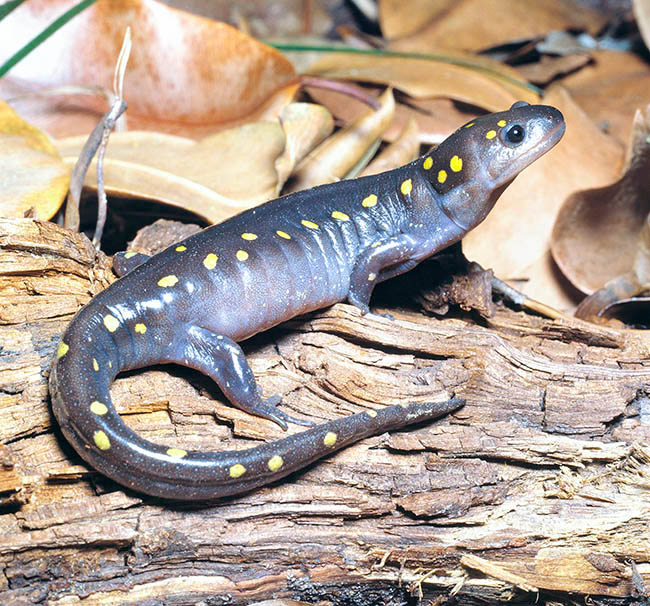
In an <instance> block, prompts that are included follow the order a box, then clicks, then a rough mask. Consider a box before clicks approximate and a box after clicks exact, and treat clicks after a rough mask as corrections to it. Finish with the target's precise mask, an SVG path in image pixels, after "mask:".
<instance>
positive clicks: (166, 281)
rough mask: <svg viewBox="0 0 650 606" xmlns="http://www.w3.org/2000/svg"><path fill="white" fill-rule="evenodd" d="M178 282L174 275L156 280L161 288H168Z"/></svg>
mask: <svg viewBox="0 0 650 606" xmlns="http://www.w3.org/2000/svg"><path fill="white" fill-rule="evenodd" d="M177 282H178V278H177V277H176V276H175V275H173V274H172V275H171V276H165V277H164V278H160V280H158V286H162V287H163V288H169V287H170V286H174V284H176V283H177Z"/></svg>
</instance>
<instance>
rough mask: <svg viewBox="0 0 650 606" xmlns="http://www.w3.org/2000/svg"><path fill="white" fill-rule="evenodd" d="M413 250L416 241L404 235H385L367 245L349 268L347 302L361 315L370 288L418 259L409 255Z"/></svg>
mask: <svg viewBox="0 0 650 606" xmlns="http://www.w3.org/2000/svg"><path fill="white" fill-rule="evenodd" d="M417 250H418V248H417V242H416V241H415V240H414V239H413V238H412V237H411V236H407V235H406V234H400V235H397V236H394V237H392V238H388V239H387V240H384V241H382V242H380V243H379V244H377V245H376V246H374V247H369V248H367V249H366V250H365V251H363V252H362V253H361V254H360V255H359V258H358V259H357V261H356V263H355V265H354V267H353V268H352V274H351V275H350V290H349V292H348V301H349V302H350V303H352V305H355V306H356V307H358V308H359V309H360V310H361V313H362V314H364V315H365V314H367V313H368V312H369V311H370V308H369V307H368V304H369V302H370V295H372V291H373V289H374V287H375V286H376V285H377V284H378V283H379V282H381V281H383V280H386V279H388V278H392V277H393V276H397V275H399V274H402V273H404V272H406V271H408V270H409V269H411V268H413V267H415V265H417V263H418V261H417V260H416V259H413V258H412V257H413V256H414V255H415V253H416V252H417Z"/></svg>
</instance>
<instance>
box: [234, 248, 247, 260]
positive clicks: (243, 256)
mask: <svg viewBox="0 0 650 606" xmlns="http://www.w3.org/2000/svg"><path fill="white" fill-rule="evenodd" d="M235 256H236V257H237V261H246V259H248V253H247V252H246V251H245V250H238V251H237V254H236V255H235Z"/></svg>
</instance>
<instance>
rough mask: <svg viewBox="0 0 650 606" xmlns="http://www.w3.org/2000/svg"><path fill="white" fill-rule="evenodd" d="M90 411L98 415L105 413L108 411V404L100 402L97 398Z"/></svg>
mask: <svg viewBox="0 0 650 606" xmlns="http://www.w3.org/2000/svg"><path fill="white" fill-rule="evenodd" d="M90 412H92V413H94V414H96V415H105V414H106V413H107V412H108V406H106V404H104V403H103V402H98V401H97V400H95V401H94V402H92V403H91V405H90ZM104 435H106V434H104Z"/></svg>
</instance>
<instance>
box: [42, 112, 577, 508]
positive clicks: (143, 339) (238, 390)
mask: <svg viewBox="0 0 650 606" xmlns="http://www.w3.org/2000/svg"><path fill="white" fill-rule="evenodd" d="M564 128H565V126H564V120H563V117H562V114H561V113H560V112H559V111H558V110H557V109H555V108H553V107H549V106H544V105H529V104H527V103H525V102H523V101H520V102H517V103H515V104H514V105H513V106H512V107H511V108H510V110H508V111H505V112H501V113H495V114H490V115H487V116H483V117H480V118H477V119H475V120H473V121H472V122H470V123H469V124H465V125H464V126H462V127H461V128H459V129H458V130H457V131H456V132H455V133H454V134H453V135H451V136H450V137H449V138H448V139H447V140H445V141H444V142H443V143H441V144H440V145H439V146H438V147H437V148H436V149H435V150H434V151H433V152H431V153H428V154H426V155H425V156H423V157H421V158H419V159H418V160H416V161H414V162H411V163H410V164H407V165H406V166H403V167H401V168H398V169H395V170H391V171H388V172H385V173H382V174H378V175H374V176H371V177H364V178H360V179H355V180H348V181H340V182H338V183H332V184H328V185H323V186H320V187H315V188H313V189H310V190H308V191H302V192H298V193H294V194H291V195H288V196H285V197H282V198H278V199H276V200H272V201H270V202H267V203H266V204H263V205H261V206H259V207H257V208H253V209H251V210H247V211H245V212H243V213H241V214H239V215H237V216H235V217H232V218H231V219H228V220H227V221H225V222H224V223H221V224H219V225H214V226H212V227H210V228H208V229H205V230H204V231H202V232H200V233H198V234H195V235H193V236H191V237H190V238H188V239H186V240H184V241H183V242H181V243H179V244H175V245H173V246H171V247H169V248H168V249H166V250H165V251H163V252H161V253H160V254H158V255H155V256H153V257H151V258H148V257H147V258H146V260H145V257H144V256H143V255H135V256H131V255H130V254H128V253H127V254H126V255H124V256H122V257H120V258H119V259H118V263H117V266H118V269H119V271H118V273H122V274H124V273H125V272H127V271H128V270H130V271H128V273H126V275H124V276H123V277H121V278H120V279H119V280H117V281H116V282H114V283H113V284H112V285H111V286H110V287H109V288H107V289H106V290H105V291H103V292H102V293H100V294H99V295H97V296H96V297H95V298H94V299H93V300H92V301H90V303H89V304H88V305H86V306H85V307H84V308H83V309H81V310H80V311H79V313H78V314H77V315H76V316H75V318H74V319H73V320H72V322H71V323H70V325H69V326H68V328H67V330H66V331H65V334H64V335H63V337H62V339H61V341H60V342H59V345H58V348H57V351H56V355H55V357H54V361H53V364H52V372H51V375H50V393H51V396H52V405H53V409H54V413H55V415H56V418H57V419H58V421H59V423H60V425H61V429H62V431H63V434H64V435H65V437H66V438H67V439H68V440H69V441H70V443H71V444H72V445H73V446H74V448H75V449H76V451H77V452H78V453H79V455H80V456H81V457H82V458H83V459H85V460H86V461H87V462H88V463H89V464H90V465H91V466H93V467H94V468H96V469H97V470H99V471H100V472H102V473H103V474H105V475H107V476H109V477H111V478H113V479H114V480H116V481H117V482H119V483H121V484H123V485H125V486H128V487H130V488H133V489H135V490H137V491H141V492H143V493H148V494H150V495H155V496H160V497H166V498H172V499H183V500H201V499H211V498H215V497H221V496H225V495H232V494H235V493H240V492H243V491H246V490H249V489H251V488H254V487H257V486H260V485H262V484H267V483H269V482H272V481H274V480H277V479H278V478H281V477H283V476H285V475H287V474H289V473H291V472H293V471H295V470H297V469H299V468H301V467H304V466H305V465H307V464H308V463H310V462H311V461H314V460H316V459H318V458H320V457H323V456H325V455H327V454H328V453H331V452H333V451H334V450H337V449H339V448H341V447H343V446H345V445H347V444H350V443H351V442H354V441H357V440H359V439H361V438H363V437H366V436H369V435H373V434H377V433H381V432H384V431H386V430H391V429H395V428H399V427H403V426H405V425H408V424H410V423H416V422H420V421H424V420H428V419H432V418H435V417H437V416H440V415H442V414H444V413H446V412H449V411H451V410H454V409H456V408H458V407H459V406H461V405H462V403H463V402H462V401H461V400H458V399H452V400H449V401H446V402H428V403H411V404H407V405H404V406H386V407H384V408H383V409H381V410H377V411H374V410H368V411H366V412H363V413H360V414H355V415H352V416H348V417H344V418H339V419H336V420H333V421H330V422H328V423H324V424H322V425H318V426H315V427H311V428H310V429H307V430H305V431H303V432H301V433H297V434H294V435H292V436H290V437H286V438H283V439H280V440H278V441H275V442H271V443H267V444H264V445H261V446H257V447H255V448H251V449H249V450H237V451H228V452H218V453H217V452H195V451H189V452H188V451H186V450H183V449H182V448H181V447H179V445H174V446H171V447H170V446H161V445H158V444H154V443H152V442H149V441H147V440H144V439H143V438H141V437H140V436H138V435H137V434H136V433H134V432H133V431H131V430H130V429H129V428H128V427H127V426H126V425H125V424H124V423H123V421H122V420H121V418H120V417H119V415H118V414H117V413H116V411H115V409H114V407H113V405H112V403H111V398H110V393H109V387H110V385H111V382H112V381H113V379H114V378H115V377H116V375H117V374H118V373H119V372H121V371H125V370H130V369H134V368H141V367H144V366H150V365H153V364H161V363H177V364H182V365H185V366H189V367H191V368H195V369H197V370H199V371H201V372H203V373H205V374H206V375H208V376H209V377H211V378H212V379H213V380H214V381H216V383H217V384H218V385H219V387H220V388H221V390H222V391H223V393H224V395H225V396H226V398H227V399H228V400H229V401H230V402H231V403H232V404H234V405H235V406H238V407H239V408H241V409H242V410H245V411H248V412H250V413H252V414H254V415H259V416H261V417H264V418H267V419H272V420H273V421H275V422H276V423H278V424H279V425H280V426H282V427H286V423H287V421H292V422H296V420H295V419H292V418H291V417H289V416H288V415H287V414H286V413H284V412H281V411H280V410H279V409H278V408H277V405H278V404H279V402H280V398H279V397H278V396H274V397H270V398H266V399H264V398H263V397H262V396H261V393H260V389H259V388H258V386H257V383H256V382H255V378H254V377H253V373H252V371H251V368H250V366H249V365H248V363H247V361H246V358H245V356H244V353H243V351H242V349H241V348H240V346H239V345H238V344H237V341H241V340H242V339H246V338H247V337H250V336H251V335H253V334H255V333H258V332H260V331H263V330H266V329H268V328H270V327H272V326H275V325H276V324H278V323H280V322H283V321H285V320H287V319H289V318H292V317H294V316H296V315H298V314H304V313H306V312H309V311H312V310H315V309H319V308H322V307H325V306H328V305H332V304H333V303H336V302H338V301H344V300H346V299H347V301H349V302H350V303H352V304H353V305H355V306H356V307H358V308H359V309H360V310H361V312H362V313H364V314H365V313H367V312H368V303H369V300H370V295H371V293H372V290H373V288H374V286H375V285H376V284H377V283H378V282H381V281H383V280H386V279H388V278H390V277H392V276H396V275H398V274H401V273H403V272H406V271H408V270H409V269H411V268H413V267H414V266H415V265H417V264H418V263H419V262H420V261H422V260H423V259H426V258H427V257H430V256H431V255H433V254H434V253H436V252H437V251H439V250H441V249H443V248H445V247H447V246H449V245H451V244H453V243H455V242H457V241H458V240H460V239H461V238H462V237H463V235H464V234H466V233H467V232H468V231H469V230H470V229H472V228H473V227H475V226H476V225H477V224H478V223H480V222H481V221H482V220H483V219H484V218H485V216H486V215H487V213H488V212H489V211H490V210H491V208H492V207H493V205H494V203H495V202H496V200H497V198H498V197H499V195H500V194H501V192H502V191H503V190H504V189H505V187H507V185H508V184H509V183H510V182H511V181H512V180H513V179H514V178H515V176H516V175H517V174H518V173H519V172H520V171H521V170H522V169H524V168H525V167H526V166H528V165H529V164H530V163H531V162H533V161H534V160H535V159H537V158H539V157H540V156H541V155H542V154H544V153H545V152H547V151H548V150H549V149H551V148H552V147H553V146H554V145H555V144H556V143H557V142H558V141H559V139H560V138H561V137H562V134H563V133H564Z"/></svg>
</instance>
